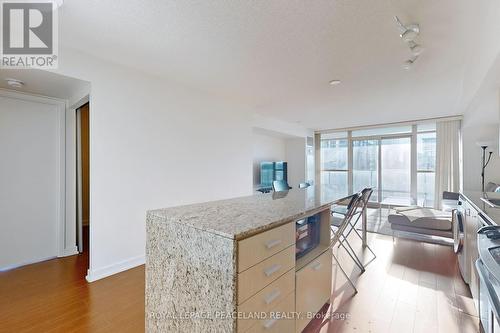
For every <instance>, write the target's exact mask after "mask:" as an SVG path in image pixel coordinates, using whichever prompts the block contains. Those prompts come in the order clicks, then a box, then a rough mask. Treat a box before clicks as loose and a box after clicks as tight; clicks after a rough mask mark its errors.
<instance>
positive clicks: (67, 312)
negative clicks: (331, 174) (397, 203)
mask: <svg viewBox="0 0 500 333" xmlns="http://www.w3.org/2000/svg"><path fill="white" fill-rule="evenodd" d="M370 238H371V241H370V243H371V244H372V245H373V248H374V250H375V252H376V253H377V256H378V257H377V259H376V260H375V261H373V262H372V263H371V264H370V265H369V266H368V267H367V270H366V272H365V273H364V274H362V275H359V274H358V273H359V272H358V271H357V269H355V268H354V267H353V264H352V262H351V261H350V259H349V258H348V257H347V255H346V254H345V253H344V252H342V251H338V253H337V254H338V256H339V258H340V260H341V262H342V265H343V267H344V268H346V269H347V271H348V272H350V273H351V276H352V277H353V278H355V280H356V285H357V287H358V290H359V293H358V294H357V295H355V296H353V293H352V290H351V289H350V287H349V286H348V285H347V284H346V281H345V279H344V278H343V277H342V275H341V274H340V272H339V271H337V267H336V266H335V265H334V266H333V277H334V282H333V283H334V290H335V291H334V294H333V297H332V300H333V301H332V304H331V306H330V307H329V308H328V307H325V309H324V312H325V313H326V315H329V316H330V319H325V320H321V319H318V320H316V321H314V322H312V323H311V324H310V325H309V326H308V327H307V329H306V332H321V333H325V332H384V333H386V332H398V333H401V332H414V333H418V332H445V333H450V332H477V331H478V320H477V317H475V314H476V313H475V309H474V304H473V302H472V300H471V296H470V294H469V291H468V288H467V286H466V285H465V284H464V283H463V282H462V280H461V278H460V276H459V273H458V268H457V261H456V258H455V255H454V254H453V252H452V251H451V248H448V247H444V246H440V245H432V244H426V243H419V242H414V241H409V240H404V239H396V241H395V243H394V244H393V242H392V238H391V237H388V236H382V235H377V234H371V235H370ZM366 257H367V258H366V260H368V259H369V255H368V253H367V254H366ZM87 264H88V258H87V256H86V254H84V255H79V256H73V257H69V258H62V259H55V260H50V261H46V262H43V263H39V264H34V265H30V266H26V267H22V268H19V269H15V270H12V271H8V272H3V273H0V332H9V333H10V332H143V331H144V266H141V267H137V268H134V269H131V270H129V271H126V272H124V273H121V274H117V275H115V276H111V277H109V278H105V279H102V280H99V281H96V282H93V283H90V284H89V283H87V282H86V281H85V279H84V276H85V270H86V267H87ZM335 312H336V313H337V315H338V316H340V315H341V314H344V315H346V316H347V319H346V320H340V319H335V318H336V317H335ZM287 333H288V332H287Z"/></svg>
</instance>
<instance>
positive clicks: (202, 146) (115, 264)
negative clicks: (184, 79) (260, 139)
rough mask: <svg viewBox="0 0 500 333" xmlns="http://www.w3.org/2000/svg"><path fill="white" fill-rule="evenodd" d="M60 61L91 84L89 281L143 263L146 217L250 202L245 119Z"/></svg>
mask: <svg viewBox="0 0 500 333" xmlns="http://www.w3.org/2000/svg"><path fill="white" fill-rule="evenodd" d="M59 59H60V68H59V70H57V72H59V73H61V74H64V75H68V76H71V77H76V78H79V79H84V80H87V81H90V83H91V97H90V118H91V119H90V126H91V143H90V146H91V162H90V164H91V166H90V174H91V198H90V202H91V203H90V206H91V212H90V220H91V229H90V248H91V251H90V254H91V256H90V269H89V275H88V279H89V280H94V279H98V278H101V277H104V276H107V275H110V274H113V273H116V272H118V271H121V270H124V269H127V268H130V267H133V266H136V265H138V264H141V263H143V262H144V254H145V252H144V251H145V241H146V234H145V218H146V210H148V209H154V208H160V207H167V206H174V205H181V204H187V203H193V202H200V201H208V200H215V199H221V198H229V197H235V196H242V195H248V194H251V193H252V159H253V156H252V152H253V149H252V133H251V123H252V119H251V113H250V111H249V110H247V109H245V108H244V107H242V106H240V105H235V104H232V103H230V102H224V101H221V100H217V99H215V98H212V97H211V96H209V95H207V94H205V93H204V92H201V91H198V90H196V89H191V88H189V87H184V86H180V85H178V84H174V83H171V82H168V81H166V80H161V79H158V78H155V77H152V76H148V75H146V74H143V73H141V72H138V71H135V70H133V69H130V68H125V67H121V66H118V65H115V64H112V63H109V62H106V61H102V60H99V59H97V58H93V57H90V56H86V55H84V54H81V53H79V52H75V51H72V50H68V49H62V50H61V52H60V57H59Z"/></svg>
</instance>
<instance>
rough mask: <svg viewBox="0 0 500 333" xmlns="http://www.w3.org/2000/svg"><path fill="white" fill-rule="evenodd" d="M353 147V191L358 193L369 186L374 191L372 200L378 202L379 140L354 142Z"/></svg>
mask: <svg viewBox="0 0 500 333" xmlns="http://www.w3.org/2000/svg"><path fill="white" fill-rule="evenodd" d="M352 145H353V147H352V154H353V157H352V187H353V190H354V191H356V192H357V191H361V190H362V189H363V188H365V187H368V186H369V187H371V188H373V189H374V191H373V194H372V196H371V198H370V200H372V201H378V191H377V188H378V156H379V140H354V141H353V143H352Z"/></svg>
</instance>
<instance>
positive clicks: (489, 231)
mask: <svg viewBox="0 0 500 333" xmlns="http://www.w3.org/2000/svg"><path fill="white" fill-rule="evenodd" d="M477 246H478V250H479V259H477V261H476V263H475V266H476V271H477V274H478V278H479V318H480V320H481V325H482V327H483V330H484V332H485V333H500V325H499V322H500V226H486V227H483V228H481V229H480V230H479V231H478V235H477Z"/></svg>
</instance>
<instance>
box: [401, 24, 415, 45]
mask: <svg viewBox="0 0 500 333" xmlns="http://www.w3.org/2000/svg"><path fill="white" fill-rule="evenodd" d="M419 33H420V27H419V26H418V24H410V25H409V26H407V27H406V30H405V31H404V32H403V33H402V34H401V35H399V37H401V39H402V40H403V41H405V42H407V43H408V42H412V41H413V40H414V39H415V38H417V36H418V34H419Z"/></svg>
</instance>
